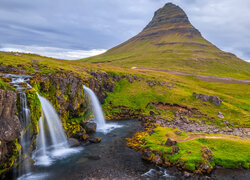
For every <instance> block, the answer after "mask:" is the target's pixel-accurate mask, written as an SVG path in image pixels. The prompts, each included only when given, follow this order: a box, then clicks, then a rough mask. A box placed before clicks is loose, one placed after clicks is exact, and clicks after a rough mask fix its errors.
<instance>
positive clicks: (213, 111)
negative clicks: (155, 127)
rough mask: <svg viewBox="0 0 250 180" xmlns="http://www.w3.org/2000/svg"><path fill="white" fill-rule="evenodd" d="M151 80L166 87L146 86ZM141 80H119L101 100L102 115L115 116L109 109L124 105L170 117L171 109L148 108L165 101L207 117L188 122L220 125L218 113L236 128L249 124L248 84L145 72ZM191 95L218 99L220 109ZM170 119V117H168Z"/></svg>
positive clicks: (172, 111)
mask: <svg viewBox="0 0 250 180" xmlns="http://www.w3.org/2000/svg"><path fill="white" fill-rule="evenodd" d="M150 76H151V77H155V79H157V80H161V81H163V82H165V83H166V85H162V86H161V85H159V84H157V85H155V86H153V87H150V86H149V85H148V83H147V82H146V81H147V79H148V80H152V79H150ZM143 77H144V78H145V80H144V81H134V82H133V83H130V82H128V81H127V80H126V79H123V80H121V81H120V82H118V83H117V84H116V86H115V91H114V92H112V93H108V97H107V98H106V100H105V104H104V109H105V113H106V114H112V113H116V112H117V111H118V110H117V109H114V108H112V107H115V106H126V107H128V108H129V109H131V110H141V111H142V113H144V114H149V111H150V110H154V111H156V112H160V113H161V116H166V117H173V115H174V112H175V110H173V109H169V108H168V109H156V108H155V107H153V106H148V104H150V103H152V102H155V103H157V102H163V103H165V102H167V103H171V104H174V103H175V104H180V105H185V106H187V107H189V108H197V109H199V111H200V112H202V113H203V114H207V115H208V117H211V118H212V117H214V119H209V118H207V117H204V119H202V117H199V118H194V119H192V120H198V121H201V120H205V121H206V123H208V124H218V125H222V126H223V123H222V121H223V120H222V119H219V118H217V113H218V112H222V113H223V114H224V116H225V119H227V120H228V121H229V122H230V123H232V124H234V125H236V126H249V125H250V120H249V119H250V114H249V109H250V99H249V97H250V92H249V91H248V88H249V85H238V84H237V85H236V84H225V83H213V82H205V81H200V80H197V79H195V78H189V77H180V76H176V75H171V74H167V73H160V72H159V73H156V72H147V75H146V76H143ZM170 82H171V83H174V87H168V83H170ZM193 92H196V93H201V94H207V95H213V96H218V97H220V98H221V99H222V100H223V103H222V104H221V105H220V106H216V105H214V104H212V103H210V102H203V101H202V100H200V99H195V97H194V96H193V95H192V93H193ZM170 119H171V118H170Z"/></svg>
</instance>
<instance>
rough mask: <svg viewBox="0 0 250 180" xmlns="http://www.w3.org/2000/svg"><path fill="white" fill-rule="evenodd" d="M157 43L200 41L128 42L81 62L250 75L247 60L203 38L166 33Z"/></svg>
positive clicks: (196, 72)
mask: <svg viewBox="0 0 250 180" xmlns="http://www.w3.org/2000/svg"><path fill="white" fill-rule="evenodd" d="M160 42H161V43H169V42H170V43H171V42H175V43H201V44H203V45H206V46H205V47H204V46H196V45H190V44H175V45H170V44H166V45H162V46H158V45H156V44H157V43H159V42H158V41H156V40H155V41H154V40H151V41H146V40H145V41H142V40H141V41H129V42H127V43H124V44H123V45H119V46H117V47H114V48H112V49H110V50H109V51H107V52H106V53H104V54H101V55H98V56H94V57H90V58H85V59H82V61H84V62H92V63H101V64H102V65H103V64H108V65H113V66H117V67H123V68H131V67H135V66H136V67H149V68H160V69H167V70H172V71H176V72H186V73H191V74H199V75H213V76H221V77H232V78H239V79H249V78H250V73H249V72H250V63H248V62H245V61H243V60H240V59H239V58H237V57H236V56H234V55H232V54H230V53H226V52H223V51H221V50H219V49H218V48H216V47H215V46H213V45H212V44H211V43H209V42H207V41H205V40H204V39H203V38H197V39H192V40H189V39H186V38H185V37H180V36H178V35H177V36H174V35H171V36H167V37H164V38H162V40H161V41H160Z"/></svg>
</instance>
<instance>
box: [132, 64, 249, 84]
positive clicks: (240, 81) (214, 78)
mask: <svg viewBox="0 0 250 180" xmlns="http://www.w3.org/2000/svg"><path fill="white" fill-rule="evenodd" d="M131 69H141V70H148V71H161V72H167V73H170V74H175V75H180V76H194V77H197V78H198V79H199V80H202V81H208V82H221V83H230V84H250V80H249V79H234V78H225V77H217V76H204V75H195V74H189V73H184V72H174V71H169V70H166V69H157V68H145V67H132V68H131Z"/></svg>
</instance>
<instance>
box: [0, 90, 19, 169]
mask: <svg viewBox="0 0 250 180" xmlns="http://www.w3.org/2000/svg"><path fill="white" fill-rule="evenodd" d="M16 102H17V95H16V93H15V92H14V91H10V90H1V89H0V169H1V170H4V169H8V168H10V167H11V166H12V161H13V160H11V159H10V157H13V156H15V154H14V149H15V148H16V147H15V145H14V141H15V140H16V139H17V138H18V137H19V136H20V133H21V130H22V127H21V124H20V122H19V120H18V117H17V108H16ZM14 159H15V158H14Z"/></svg>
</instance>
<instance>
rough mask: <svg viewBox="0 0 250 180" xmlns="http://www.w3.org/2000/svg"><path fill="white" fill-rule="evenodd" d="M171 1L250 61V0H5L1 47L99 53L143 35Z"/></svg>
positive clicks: (1, 2)
mask: <svg viewBox="0 0 250 180" xmlns="http://www.w3.org/2000/svg"><path fill="white" fill-rule="evenodd" d="M167 2H173V3H175V4H177V5H179V6H180V7H181V8H183V9H184V11H185V12H186V13H187V15H188V17H189V19H190V21H191V23H192V24H193V25H194V26H195V27H196V28H197V29H199V30H200V32H201V33H202V35H203V36H204V37H205V38H206V39H208V40H209V41H211V42H212V43H213V44H215V45H216V46H218V47H219V48H221V49H222V50H225V51H229V52H233V53H235V54H236V55H237V56H238V57H240V58H242V59H244V60H250V30H249V29H250V11H249V9H250V1H249V0H220V1H218V0H167V1H166V0H0V51H22V52H31V53H37V54H41V55H45V56H51V57H57V58H65V59H78V58H82V57H87V56H92V55H96V54H99V53H102V52H105V50H107V49H109V48H111V47H113V46H116V45H118V44H120V43H122V42H124V41H125V40H127V39H129V38H130V37H132V36H134V35H136V34H137V33H139V32H140V31H141V30H142V29H143V28H144V27H145V26H146V25H147V23H148V22H149V21H150V20H151V19H152V16H153V13H154V11H156V10H157V9H159V8H160V7H162V6H163V5H164V4H165V3H167Z"/></svg>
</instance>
